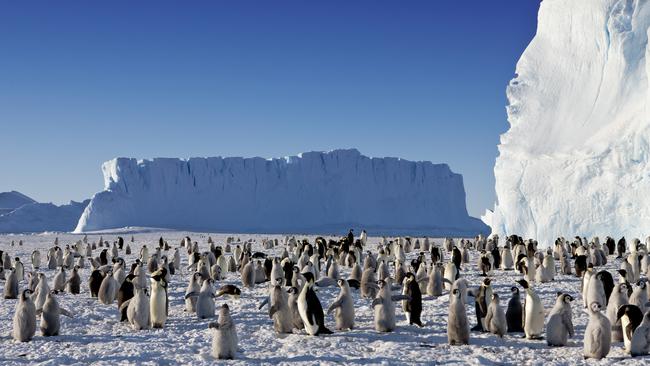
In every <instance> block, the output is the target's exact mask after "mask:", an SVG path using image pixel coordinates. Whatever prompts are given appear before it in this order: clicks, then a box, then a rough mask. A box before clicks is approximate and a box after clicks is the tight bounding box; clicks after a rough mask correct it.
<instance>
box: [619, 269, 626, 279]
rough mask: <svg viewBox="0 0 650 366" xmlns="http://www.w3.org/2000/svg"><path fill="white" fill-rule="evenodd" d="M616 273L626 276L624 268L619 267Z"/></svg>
mask: <svg viewBox="0 0 650 366" xmlns="http://www.w3.org/2000/svg"><path fill="white" fill-rule="evenodd" d="M618 274H620V275H621V277H626V276H627V271H626V270H624V269H619V270H618Z"/></svg>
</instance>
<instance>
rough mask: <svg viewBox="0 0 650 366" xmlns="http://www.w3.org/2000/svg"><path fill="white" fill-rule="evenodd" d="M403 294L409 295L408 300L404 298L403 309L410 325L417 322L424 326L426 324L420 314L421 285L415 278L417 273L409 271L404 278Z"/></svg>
mask: <svg viewBox="0 0 650 366" xmlns="http://www.w3.org/2000/svg"><path fill="white" fill-rule="evenodd" d="M402 295H405V296H408V297H409V299H408V300H402V309H403V310H404V313H405V314H406V319H407V320H408V322H409V325H411V324H416V325H418V326H420V327H423V326H424V324H422V320H420V315H421V314H422V293H421V292H420V286H419V285H418V282H417V280H416V279H415V275H414V274H413V273H411V272H409V273H407V274H406V278H405V279H404V287H403V289H402Z"/></svg>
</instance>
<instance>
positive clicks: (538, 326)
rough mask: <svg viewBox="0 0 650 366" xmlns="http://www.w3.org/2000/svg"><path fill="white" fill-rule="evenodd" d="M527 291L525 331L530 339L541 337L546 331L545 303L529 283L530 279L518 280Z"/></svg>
mask: <svg viewBox="0 0 650 366" xmlns="http://www.w3.org/2000/svg"><path fill="white" fill-rule="evenodd" d="M517 283H519V284H520V285H521V287H523V288H524V290H525V291H526V301H525V303H524V333H526V338H528V339H540V338H541V337H542V334H543V333H544V305H543V304H542V301H541V300H540V299H539V296H538V295H537V293H535V291H533V289H532V288H530V286H529V285H528V281H526V280H519V281H517Z"/></svg>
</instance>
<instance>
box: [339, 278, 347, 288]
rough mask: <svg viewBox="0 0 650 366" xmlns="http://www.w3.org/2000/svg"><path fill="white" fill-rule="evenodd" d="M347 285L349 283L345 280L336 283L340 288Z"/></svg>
mask: <svg viewBox="0 0 650 366" xmlns="http://www.w3.org/2000/svg"><path fill="white" fill-rule="evenodd" d="M346 283H347V282H346V280H344V279H339V280H338V281H336V284H337V285H339V287H344V286H345V284H346Z"/></svg>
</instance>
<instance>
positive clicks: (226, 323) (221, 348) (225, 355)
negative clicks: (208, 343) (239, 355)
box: [208, 304, 238, 359]
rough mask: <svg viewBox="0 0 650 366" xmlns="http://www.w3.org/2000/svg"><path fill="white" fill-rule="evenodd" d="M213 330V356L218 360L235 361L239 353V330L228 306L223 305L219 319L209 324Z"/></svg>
mask: <svg viewBox="0 0 650 366" xmlns="http://www.w3.org/2000/svg"><path fill="white" fill-rule="evenodd" d="M208 328H209V329H210V330H212V355H213V356H214V357H216V358H218V359H234V358H235V354H236V352H237V342H238V338H237V329H236V328H235V323H234V322H233V320H232V318H231V317H230V308H229V307H228V305H227V304H223V305H221V308H220V309H219V318H218V320H217V321H216V322H212V323H210V324H208Z"/></svg>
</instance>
